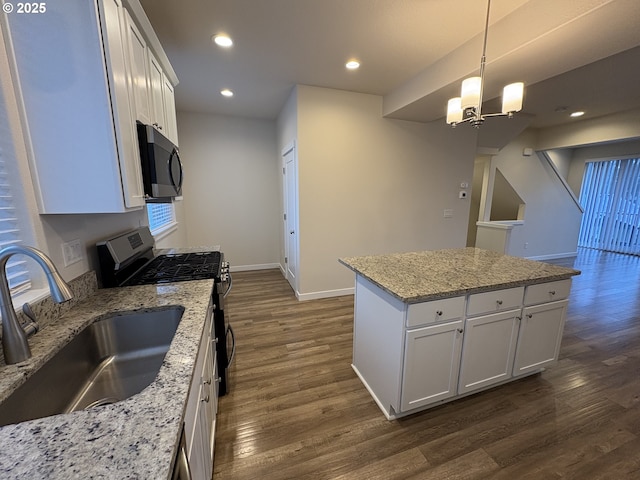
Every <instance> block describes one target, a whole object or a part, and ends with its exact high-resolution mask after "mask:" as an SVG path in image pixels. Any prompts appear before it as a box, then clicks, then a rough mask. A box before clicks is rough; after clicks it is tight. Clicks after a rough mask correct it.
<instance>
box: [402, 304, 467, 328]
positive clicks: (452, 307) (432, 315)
mask: <svg viewBox="0 0 640 480" xmlns="http://www.w3.org/2000/svg"><path fill="white" fill-rule="evenodd" d="M463 315H464V297H453V298H444V299H442V300H433V301H431V302H422V303H412V304H411V305H409V308H408V312H407V327H408V328H411V327H417V326H418V325H425V324H428V323H436V322H442V321H445V320H455V319H457V318H462V316H463Z"/></svg>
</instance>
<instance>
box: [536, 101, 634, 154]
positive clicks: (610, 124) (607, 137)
mask: <svg viewBox="0 0 640 480" xmlns="http://www.w3.org/2000/svg"><path fill="white" fill-rule="evenodd" d="M638 138H640V110H627V111H626V112H621V113H616V114H612V115H606V116H603V117H598V118H594V119H590V120H583V121H579V122H575V123H571V124H567V125H561V126H558V127H550V128H545V129H541V130H539V132H538V137H537V143H536V147H535V149H536V150H551V149H555V148H566V147H579V146H587V145H596V144H602V143H608V142H619V141H628V140H633V139H636V140H637V139H638ZM529 146H531V145H529Z"/></svg>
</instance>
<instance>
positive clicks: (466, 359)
mask: <svg viewBox="0 0 640 480" xmlns="http://www.w3.org/2000/svg"><path fill="white" fill-rule="evenodd" d="M519 318H520V310H509V311H508V312H502V313H494V314H491V315H485V316H481V317H475V318H468V319H467V321H466V326H465V332H464V343H463V346H462V362H461V365H460V384H459V386H458V393H459V394H463V393H467V392H472V391H474V390H478V389H480V388H484V387H488V386H490V385H493V384H496V383H500V382H503V381H505V380H507V379H508V378H509V377H511V371H512V368H513V359H514V357H515V353H516V341H517V338H518V324H519Z"/></svg>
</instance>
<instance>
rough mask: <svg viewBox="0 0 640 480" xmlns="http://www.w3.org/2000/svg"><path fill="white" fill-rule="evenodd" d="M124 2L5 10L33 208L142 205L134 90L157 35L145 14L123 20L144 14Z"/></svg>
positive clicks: (131, 0) (139, 106) (81, 0)
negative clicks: (39, 12)
mask: <svg viewBox="0 0 640 480" xmlns="http://www.w3.org/2000/svg"><path fill="white" fill-rule="evenodd" d="M127 8H130V9H131V16H130V17H129V16H128V14H127V12H126V10H125V5H124V4H123V3H122V0H96V1H87V0H65V1H64V2H53V3H52V4H48V5H47V14H46V15H7V17H6V18H7V22H8V27H9V34H10V36H11V39H12V44H13V49H14V53H15V59H16V66H17V75H18V78H19V84H20V89H21V94H22V98H23V102H24V106H25V116H26V124H27V129H28V133H29V138H30V140H31V142H30V146H31V147H32V155H31V158H30V161H31V165H30V166H31V175H32V179H33V183H34V187H35V191H36V197H37V202H38V209H39V211H40V213H45V214H46V213H117V212H127V211H131V210H137V209H139V208H141V207H142V206H143V205H144V204H145V201H144V192H143V186H142V174H141V168H140V155H139V149H138V148H139V147H138V140H137V132H136V123H135V122H136V117H137V116H138V115H142V116H143V117H144V115H145V113H144V112H145V109H146V111H147V112H148V111H149V103H150V102H149V97H148V96H147V98H146V107H145V97H144V95H137V92H138V93H139V92H141V91H142V89H143V88H144V83H145V80H144V79H143V78H142V76H143V75H144V68H145V64H144V63H142V65H139V64H138V62H137V59H138V58H139V57H140V55H143V54H144V56H146V54H145V53H144V49H145V44H146V45H149V44H150V41H149V40H150V39H151V38H152V42H153V44H155V45H157V46H158V48H159V42H158V40H157V37H156V36H155V33H153V30H152V29H151V25H150V24H149V22H148V20H147V19H146V16H145V17H144V19H142V23H138V27H140V26H142V27H143V28H141V29H137V28H135V27H136V26H135V23H134V22H133V21H131V20H132V19H133V20H140V18H139V17H140V15H142V16H144V11H143V10H142V7H141V6H140V4H139V2H138V1H137V0H127ZM128 17H129V18H128ZM141 31H142V32H143V34H144V35H142V34H140V32H141ZM162 55H163V58H164V59H166V56H164V53H162ZM132 59H133V60H134V61H135V65H136V69H135V70H132V68H131V65H132V63H133V62H132ZM168 69H169V70H170V72H171V73H172V75H173V77H172V78H173V79H174V83H177V79H175V74H174V73H173V70H171V69H170V65H169V66H168ZM138 112H140V113H138ZM146 115H147V116H148V115H149V113H147V114H146Z"/></svg>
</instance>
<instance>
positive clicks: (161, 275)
mask: <svg viewBox="0 0 640 480" xmlns="http://www.w3.org/2000/svg"><path fill="white" fill-rule="evenodd" d="M154 244H155V242H154V239H153V236H152V235H151V232H150V231H149V228H148V227H141V228H138V229H135V230H132V231H130V232H126V233H122V234H120V235H117V236H115V237H113V238H109V239H107V240H103V241H101V242H98V243H97V244H96V246H97V249H98V259H99V262H100V278H101V280H102V286H103V287H105V288H110V287H127V286H133V285H155V284H162V283H172V282H186V281H190V280H203V279H213V280H214V287H213V291H212V293H211V296H212V302H213V305H214V309H213V322H214V328H215V332H216V333H215V334H216V336H217V337H218V342H217V347H216V357H217V361H218V375H219V377H220V386H219V389H218V392H219V395H225V394H226V393H227V392H228V391H229V367H230V366H231V363H232V362H233V357H234V355H235V350H236V347H235V336H234V333H233V328H232V327H231V325H230V324H229V321H228V318H229V315H228V312H227V314H226V315H225V309H224V307H225V298H226V296H227V295H228V294H229V292H230V291H231V287H232V285H233V283H232V278H231V273H230V272H229V263H228V262H226V261H225V259H224V254H223V253H222V252H219V251H205V252H189V253H171V254H163V255H156V254H155V252H154V248H153V247H154ZM222 336H224V341H222V340H223V339H222V338H221V337H222Z"/></svg>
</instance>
